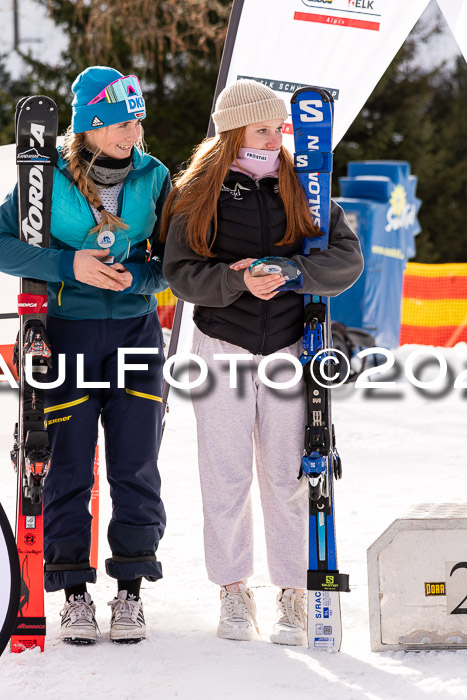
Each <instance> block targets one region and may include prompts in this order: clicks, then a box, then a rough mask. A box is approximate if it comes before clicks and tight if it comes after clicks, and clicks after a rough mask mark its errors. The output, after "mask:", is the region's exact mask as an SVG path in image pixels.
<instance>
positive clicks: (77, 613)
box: [60, 600, 95, 624]
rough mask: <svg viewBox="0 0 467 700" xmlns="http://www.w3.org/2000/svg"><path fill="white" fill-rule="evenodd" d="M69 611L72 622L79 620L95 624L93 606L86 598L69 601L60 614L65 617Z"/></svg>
mask: <svg viewBox="0 0 467 700" xmlns="http://www.w3.org/2000/svg"><path fill="white" fill-rule="evenodd" d="M67 613H69V615H70V620H71V622H72V624H73V623H74V622H78V620H84V621H85V622H90V623H94V624H95V622H94V613H93V610H92V607H91V606H90V605H89V604H88V603H86V601H84V600H75V601H74V602H73V603H68V605H66V606H65V607H64V608H63V610H62V611H61V612H60V615H61V616H62V617H63V616H64V615H66V614H67Z"/></svg>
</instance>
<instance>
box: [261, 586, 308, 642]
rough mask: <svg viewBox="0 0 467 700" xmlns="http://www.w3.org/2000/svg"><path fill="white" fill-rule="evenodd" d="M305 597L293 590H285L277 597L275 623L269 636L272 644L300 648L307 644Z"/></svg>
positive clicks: (303, 594)
mask: <svg viewBox="0 0 467 700" xmlns="http://www.w3.org/2000/svg"><path fill="white" fill-rule="evenodd" d="M305 605H306V595H305V593H302V592H299V591H296V590H295V589H294V588H286V589H285V590H284V591H281V592H280V593H279V595H278V596H277V613H278V615H279V620H278V621H277V622H276V624H275V625H274V628H273V632H272V634H271V637H270V639H271V642H274V644H291V645H294V646H299V645H300V646H301V645H305V644H307V629H306V611H305Z"/></svg>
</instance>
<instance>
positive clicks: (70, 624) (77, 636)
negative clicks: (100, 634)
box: [60, 592, 97, 644]
mask: <svg viewBox="0 0 467 700" xmlns="http://www.w3.org/2000/svg"><path fill="white" fill-rule="evenodd" d="M95 614H96V606H95V605H94V603H93V602H92V600H91V596H90V595H89V593H87V592H85V593H84V595H71V596H70V597H69V599H68V600H67V601H66V603H65V605H64V607H63V610H62V611H61V612H60V615H61V616H62V622H61V628H60V636H61V638H62V639H63V641H64V642H70V643H71V644H94V643H95V641H96V640H97V622H96V618H95Z"/></svg>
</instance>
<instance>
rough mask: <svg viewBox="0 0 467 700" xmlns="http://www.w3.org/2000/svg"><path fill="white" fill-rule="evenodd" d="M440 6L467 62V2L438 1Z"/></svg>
mask: <svg viewBox="0 0 467 700" xmlns="http://www.w3.org/2000/svg"><path fill="white" fill-rule="evenodd" d="M438 5H439V7H440V10H441V12H442V13H443V15H444V18H445V20H446V22H447V23H448V25H449V28H450V30H451V31H452V33H453V34H454V37H455V39H456V41H457V43H458V45H459V48H460V50H461V51H462V53H463V55H464V58H465V60H466V61H467V0H438Z"/></svg>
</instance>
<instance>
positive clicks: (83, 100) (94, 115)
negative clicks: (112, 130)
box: [71, 66, 146, 134]
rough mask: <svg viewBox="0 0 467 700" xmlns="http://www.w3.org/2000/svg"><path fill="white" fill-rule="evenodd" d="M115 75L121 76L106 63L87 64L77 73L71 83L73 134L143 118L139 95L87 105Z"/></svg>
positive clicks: (143, 110) (144, 109)
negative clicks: (101, 64)
mask: <svg viewBox="0 0 467 700" xmlns="http://www.w3.org/2000/svg"><path fill="white" fill-rule="evenodd" d="M118 78H123V75H122V74H121V73H120V72H119V71H118V70H115V69H114V68H109V67H108V66H91V67H90V68H86V70H84V71H83V72H82V73H80V74H79V75H78V77H77V78H76V80H75V81H74V83H73V85H72V86H71V89H72V91H73V94H74V99H73V102H72V109H73V115H72V119H71V128H72V131H73V132H74V133H75V134H80V133H82V132H83V131H93V130H94V129H101V128H102V127H103V126H110V125H111V124H119V123H120V122H127V121H130V120H131V119H144V117H145V116H146V108H145V104H144V98H143V97H141V96H139V95H138V96H136V95H134V96H129V97H128V99H127V100H124V101H122V102H114V103H109V102H107V100H105V99H104V100H101V101H100V102H97V103H96V104H93V105H90V104H89V102H91V100H93V99H94V98H95V97H97V95H98V94H99V93H100V92H101V91H102V90H104V88H106V87H107V86H108V85H110V83H113V82H114V80H118Z"/></svg>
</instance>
